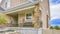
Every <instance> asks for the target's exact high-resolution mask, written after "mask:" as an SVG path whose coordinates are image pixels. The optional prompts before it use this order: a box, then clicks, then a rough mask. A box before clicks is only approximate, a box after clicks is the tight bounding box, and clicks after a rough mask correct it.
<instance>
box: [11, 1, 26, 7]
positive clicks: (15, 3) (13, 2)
mask: <svg viewBox="0 0 60 34" xmlns="http://www.w3.org/2000/svg"><path fill="white" fill-rule="evenodd" d="M25 1H26V0H10V2H11V3H10V4H11V5H10V6H11V7H10V8H12V7H15V6H18V5H19V4H21V3H23V2H25Z"/></svg>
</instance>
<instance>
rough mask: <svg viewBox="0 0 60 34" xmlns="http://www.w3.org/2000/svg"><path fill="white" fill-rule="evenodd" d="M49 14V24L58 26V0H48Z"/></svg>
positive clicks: (59, 3) (59, 20) (59, 14)
mask: <svg viewBox="0 0 60 34" xmlns="http://www.w3.org/2000/svg"><path fill="white" fill-rule="evenodd" d="M50 15H51V25H52V26H55V25H58V26H60V0H50ZM54 19H56V20H54Z"/></svg>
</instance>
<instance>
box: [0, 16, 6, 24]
mask: <svg viewBox="0 0 60 34" xmlns="http://www.w3.org/2000/svg"><path fill="white" fill-rule="evenodd" d="M4 23H6V20H5V18H4V17H2V16H0V24H4Z"/></svg>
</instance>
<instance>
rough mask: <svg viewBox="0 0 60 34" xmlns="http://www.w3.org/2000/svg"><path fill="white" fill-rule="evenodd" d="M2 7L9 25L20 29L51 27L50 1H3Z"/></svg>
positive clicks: (0, 5) (0, 4)
mask: <svg viewBox="0 0 60 34" xmlns="http://www.w3.org/2000/svg"><path fill="white" fill-rule="evenodd" d="M0 7H1V8H3V10H1V11H0V13H2V14H4V15H5V16H6V20H7V23H11V24H15V25H16V26H19V27H35V28H48V27H49V22H48V21H49V19H50V9H49V0H2V1H1V3H0ZM15 25H13V26H15Z"/></svg>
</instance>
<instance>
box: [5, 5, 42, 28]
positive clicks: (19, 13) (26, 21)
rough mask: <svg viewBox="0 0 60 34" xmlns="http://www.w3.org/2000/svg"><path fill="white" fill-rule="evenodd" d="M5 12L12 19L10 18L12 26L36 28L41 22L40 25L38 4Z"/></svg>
mask: <svg viewBox="0 0 60 34" xmlns="http://www.w3.org/2000/svg"><path fill="white" fill-rule="evenodd" d="M36 11H37V12H36ZM6 14H7V15H10V16H11V17H12V19H11V18H10V19H11V23H12V24H15V25H13V26H19V27H37V28H38V27H42V24H41V26H40V23H39V20H40V19H39V18H40V11H39V6H38V4H36V5H34V6H29V7H25V8H23V9H17V10H14V11H12V12H9V13H6Z"/></svg>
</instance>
